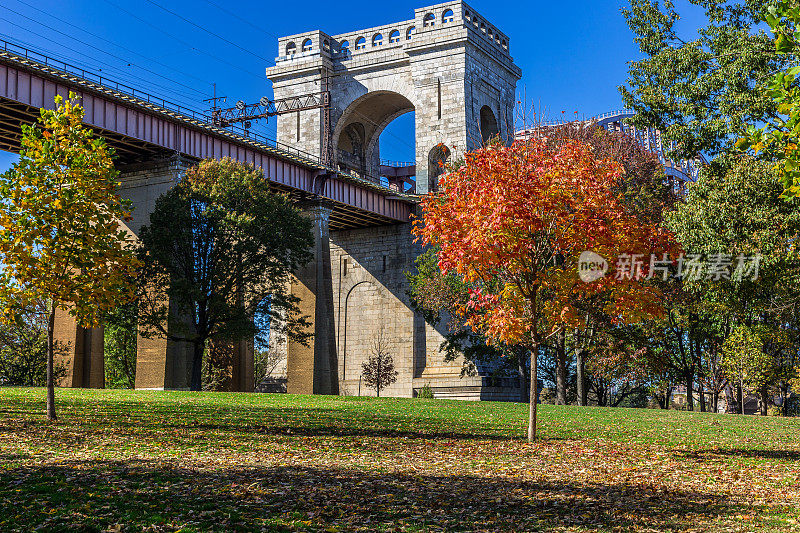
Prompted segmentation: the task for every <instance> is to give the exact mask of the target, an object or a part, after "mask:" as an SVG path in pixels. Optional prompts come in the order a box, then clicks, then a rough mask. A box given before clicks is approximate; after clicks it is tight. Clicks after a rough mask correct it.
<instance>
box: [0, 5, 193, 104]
mask: <svg viewBox="0 0 800 533" xmlns="http://www.w3.org/2000/svg"><path fill="white" fill-rule="evenodd" d="M0 20H2V21H4V22H7V23H8V24H11V25H12V26H15V27H17V28H20V29H21V30H23V31H25V32H26V33H29V34H31V35H35V36H37V37H41V38H42V39H46V40H49V42H50V43H51V44H52V45H55V46H58V47H59V48H63V49H65V50H69V51H70V52H73V53H74V54H76V55H77V56H80V55H82V53H81V52H80V51H79V50H76V49H75V48H71V47H69V46H67V45H65V44H63V43H60V42H57V41H54V40H53V39H52V38H51V37H48V36H46V35H42V34H41V33H37V32H35V31H33V30H30V29H28V28H26V27H24V26H21V25H19V24H16V23H15V22H13V21H10V20H8V19H7V18H5V17H0ZM0 36H2V37H5V38H7V39H8V40H10V41H12V42H17V43H19V44H21V45H24V46H26V47H28V48H30V49H32V50H36V49H39V50H41V53H43V54H44V55H49V56H52V57H53V58H55V59H58V60H60V61H64V62H65V63H72V64H74V65H75V66H77V67H81V68H83V69H85V70H86V71H90V72H92V71H97V72H111V73H112V76H113V77H114V78H115V79H114V81H122V82H125V83H127V84H129V85H131V86H132V87H133V86H136V85H146V86H149V87H156V88H157V89H160V90H161V91H163V92H164V94H159V95H157V96H159V98H164V97H165V96H167V95H169V98H165V99H172V100H177V102H176V103H185V104H187V107H191V106H190V105H189V104H190V103H191V105H195V104H196V102H197V100H196V98H194V97H190V96H188V95H186V94H183V93H179V92H176V91H175V90H174V89H171V88H169V87H166V86H164V85H159V84H157V83H155V82H152V81H149V80H144V79H142V78H133V79H131V78H128V77H127V76H128V75H129V74H131V73H130V72H125V71H124V70H122V69H120V68H118V67H116V66H114V65H111V64H110V63H106V62H105V61H100V60H95V61H96V64H95V65H92V64H90V63H88V62H86V61H82V60H80V59H76V58H73V57H70V56H67V55H65V54H61V53H58V52H54V51H53V50H49V49H46V48H44V47H41V46H39V45H38V44H35V43H32V42H29V41H25V40H23V39H20V38H19V37H17V36H14V35H8V34H5V33H0ZM97 65H102V66H103V67H105V70H104V69H103V68H98V67H97ZM161 91H153V92H154V93H155V92H161ZM154 96H156V95H155V94H154Z"/></svg>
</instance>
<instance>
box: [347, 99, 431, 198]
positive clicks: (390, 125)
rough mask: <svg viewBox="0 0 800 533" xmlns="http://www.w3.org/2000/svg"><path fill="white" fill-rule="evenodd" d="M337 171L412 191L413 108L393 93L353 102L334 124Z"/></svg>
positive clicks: (413, 162) (414, 156) (413, 152)
mask: <svg viewBox="0 0 800 533" xmlns="http://www.w3.org/2000/svg"><path fill="white" fill-rule="evenodd" d="M332 140H333V146H334V157H335V159H336V164H337V166H338V168H339V169H340V170H342V171H345V172H350V173H353V174H356V175H358V176H360V177H363V178H366V179H369V180H371V181H374V182H376V183H382V184H383V185H386V186H388V187H390V188H393V189H395V190H397V191H400V192H409V191H413V190H414V189H415V176H416V146H415V131H414V105H413V104H412V103H411V101H410V100H409V99H408V98H406V97H405V96H403V95H401V94H399V93H396V92H392V91H373V92H370V93H367V94H365V95H363V96H361V97H360V98H357V99H356V100H355V101H354V102H352V103H351V104H350V105H349V106H347V108H346V109H345V110H344V112H343V113H342V115H341V117H339V119H338V120H337V122H336V126H335V128H334V133H333V139H332Z"/></svg>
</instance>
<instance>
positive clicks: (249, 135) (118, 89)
mask: <svg viewBox="0 0 800 533" xmlns="http://www.w3.org/2000/svg"><path fill="white" fill-rule="evenodd" d="M0 54H3V55H6V56H14V57H11V59H17V61H19V62H21V63H23V64H26V65H28V66H29V67H34V68H35V67H36V64H38V65H39V66H44V67H46V68H47V69H50V70H53V71H57V72H59V73H63V74H64V75H65V77H66V79H68V80H72V81H73V82H75V80H76V79H77V80H82V81H85V82H90V83H92V84H95V85H97V86H100V87H101V88H103V89H105V90H108V91H113V92H115V93H117V94H118V95H124V96H126V97H129V98H135V99H137V100H138V101H139V102H142V103H146V104H148V105H149V106H151V107H155V108H160V109H162V110H164V111H166V112H169V113H170V114H177V115H179V116H178V117H176V118H185V119H190V120H193V121H195V122H197V123H200V125H202V126H203V127H205V128H208V129H210V130H212V131H218V132H221V133H228V134H233V135H236V136H238V137H240V138H243V139H244V140H246V141H250V142H255V143H259V144H261V145H263V146H266V147H267V148H269V149H271V150H274V151H275V152H277V153H278V154H283V155H285V156H286V157H288V158H290V159H293V160H296V161H298V162H300V163H302V164H305V165H309V166H312V167H315V168H320V169H327V170H330V171H333V172H337V173H338V174H339V175H341V176H343V177H345V178H347V179H349V180H351V181H355V182H358V183H361V184H364V185H365V186H368V187H370V188H376V189H380V190H383V191H386V192H388V193H391V194H393V195H397V192H396V191H390V190H389V189H388V188H387V187H385V186H383V184H382V183H381V180H380V178H375V177H372V176H366V175H356V174H354V173H351V172H346V171H342V170H336V169H334V168H331V167H329V166H327V165H325V164H323V162H322V160H321V158H320V157H319V156H317V155H314V154H311V153H308V152H305V151H303V150H298V149H297V148H295V147H293V146H290V145H287V144H284V143H281V142H279V141H277V140H276V139H272V138H270V137H267V136H266V135H262V134H259V133H255V132H251V131H248V130H247V129H245V128H243V127H239V126H236V125H229V126H226V127H224V128H222V127H220V126H217V125H215V124H214V120H213V117H212V116H211V115H210V114H208V113H204V112H201V111H196V110H194V109H191V108H189V107H186V106H184V105H181V104H178V103H176V102H173V101H170V100H167V99H166V98H162V97H160V96H155V95H153V94H150V93H148V92H146V91H142V90H140V89H136V88H135V87H133V86H131V85H129V84H126V83H120V82H118V81H115V80H113V79H111V78H108V77H105V76H101V75H100V74H97V73H95V72H92V71H90V70H87V69H85V68H83V67H79V66H76V65H73V64H71V63H68V62H66V61H63V60H60V59H56V58H54V57H51V56H49V55H47V54H44V53H42V52H37V51H36V50H33V49H30V48H27V47H25V46H21V45H18V44H15V43H13V42H10V41H7V40H5V39H0ZM31 63H34V65H31ZM50 75H53V74H52V73H50ZM126 99H127V98H126ZM132 103H136V102H132Z"/></svg>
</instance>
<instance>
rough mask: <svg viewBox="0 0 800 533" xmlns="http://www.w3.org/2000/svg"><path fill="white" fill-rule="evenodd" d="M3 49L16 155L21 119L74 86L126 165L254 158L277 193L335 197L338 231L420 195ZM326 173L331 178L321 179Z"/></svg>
mask: <svg viewBox="0 0 800 533" xmlns="http://www.w3.org/2000/svg"><path fill="white" fill-rule="evenodd" d="M4 47H5V49H0V149H3V150H8V151H12V152H17V151H18V150H19V140H20V136H21V132H20V124H21V123H31V122H33V121H34V120H35V119H36V117H37V116H38V115H39V109H40V108H53V107H54V104H53V99H54V98H55V96H56V95H57V94H59V95H62V96H63V97H67V96H68V94H69V92H70V91H72V92H75V93H77V94H78V95H79V96H80V97H81V99H82V105H83V107H84V109H85V110H86V118H85V122H86V123H87V124H88V125H90V126H92V127H93V128H94V129H96V130H97V131H98V133H99V134H100V135H102V136H103V137H105V138H106V139H107V140H108V142H109V144H111V145H112V146H113V147H114V148H115V149H116V150H117V153H118V156H119V161H120V163H121V164H124V165H128V164H133V163H137V162H143V161H149V160H153V159H160V158H164V157H168V156H170V155H174V154H180V155H182V156H184V157H188V158H192V159H196V160H200V159H203V158H209V157H213V158H220V157H225V156H229V157H231V158H233V159H237V160H239V161H244V162H248V163H252V164H254V165H256V166H258V167H261V168H262V169H263V170H264V175H265V177H267V178H268V179H269V180H270V183H271V184H272V185H273V186H274V187H275V188H276V189H277V190H281V191H284V192H287V193H289V194H290V195H292V196H293V197H296V198H298V199H303V198H310V197H316V196H319V197H322V198H325V199H327V200H329V201H330V202H331V203H332V205H333V214H332V215H331V229H348V228H355V227H365V226H376V225H387V224H396V223H400V222H407V221H408V220H409V217H410V215H411V213H412V210H413V207H414V204H415V198H414V197H413V196H409V195H401V194H398V193H397V192H396V191H391V190H389V189H388V188H385V187H382V186H380V185H379V184H375V183H372V182H370V181H368V180H364V179H360V178H357V177H353V176H349V175H343V174H341V173H338V172H335V171H333V170H332V169H329V168H326V167H325V166H323V165H322V164H320V163H319V161H314V160H313V159H312V157H311V156H308V155H307V154H302V153H299V152H291V151H290V150H291V148H290V147H280V146H270V145H269V144H267V142H266V139H256V138H252V137H245V136H244V135H240V134H238V133H236V132H234V131H230V130H227V129H223V128H219V127H216V126H213V124H211V123H210V117H205V116H204V115H202V114H199V113H194V112H191V111H189V110H186V109H179V110H174V109H169V108H168V107H167V106H166V105H165V102H163V101H160V102H158V103H154V102H152V101H148V99H150V97H149V96H148V99H145V98H143V97H142V96H141V95H142V94H143V93H138V94H137V96H134V95H132V94H127V93H126V92H123V91H122V90H120V88H119V86H114V87H112V86H109V85H108V84H107V83H103V80H100V81H99V82H98V81H93V80H90V79H87V78H86V77H85V76H82V75H81V73H80V72H78V73H75V72H73V71H71V70H70V68H68V67H70V66H69V65H67V64H64V63H62V62H58V61H56V62H55V64H53V63H52V62H53V60H50V59H49V58H47V57H46V56H37V57H36V59H32V58H30V57H25V55H22V54H21V52H20V50H25V49H24V48H20V49H18V50H15V51H10V50H9V49H8V48H9V43H5V45H4ZM25 53H26V54H27V53H28V51H25ZM42 58H44V60H43V59H42ZM48 61H49V62H48ZM72 69H75V70H80V69H77V68H76V67H72ZM130 92H136V91H130ZM206 118H207V119H208V120H207V121H204V120H205V119H206ZM321 174H329V175H330V177H329V178H328V179H327V180H325V181H324V182H321V181H320V180H319V176H320V175H321Z"/></svg>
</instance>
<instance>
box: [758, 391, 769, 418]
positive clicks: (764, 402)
mask: <svg viewBox="0 0 800 533" xmlns="http://www.w3.org/2000/svg"><path fill="white" fill-rule="evenodd" d="M759 392H760V393H761V394H760V396H761V416H767V414H768V413H767V407H768V406H769V389H767V387H766V386H764V387H761V390H760V391H759Z"/></svg>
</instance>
